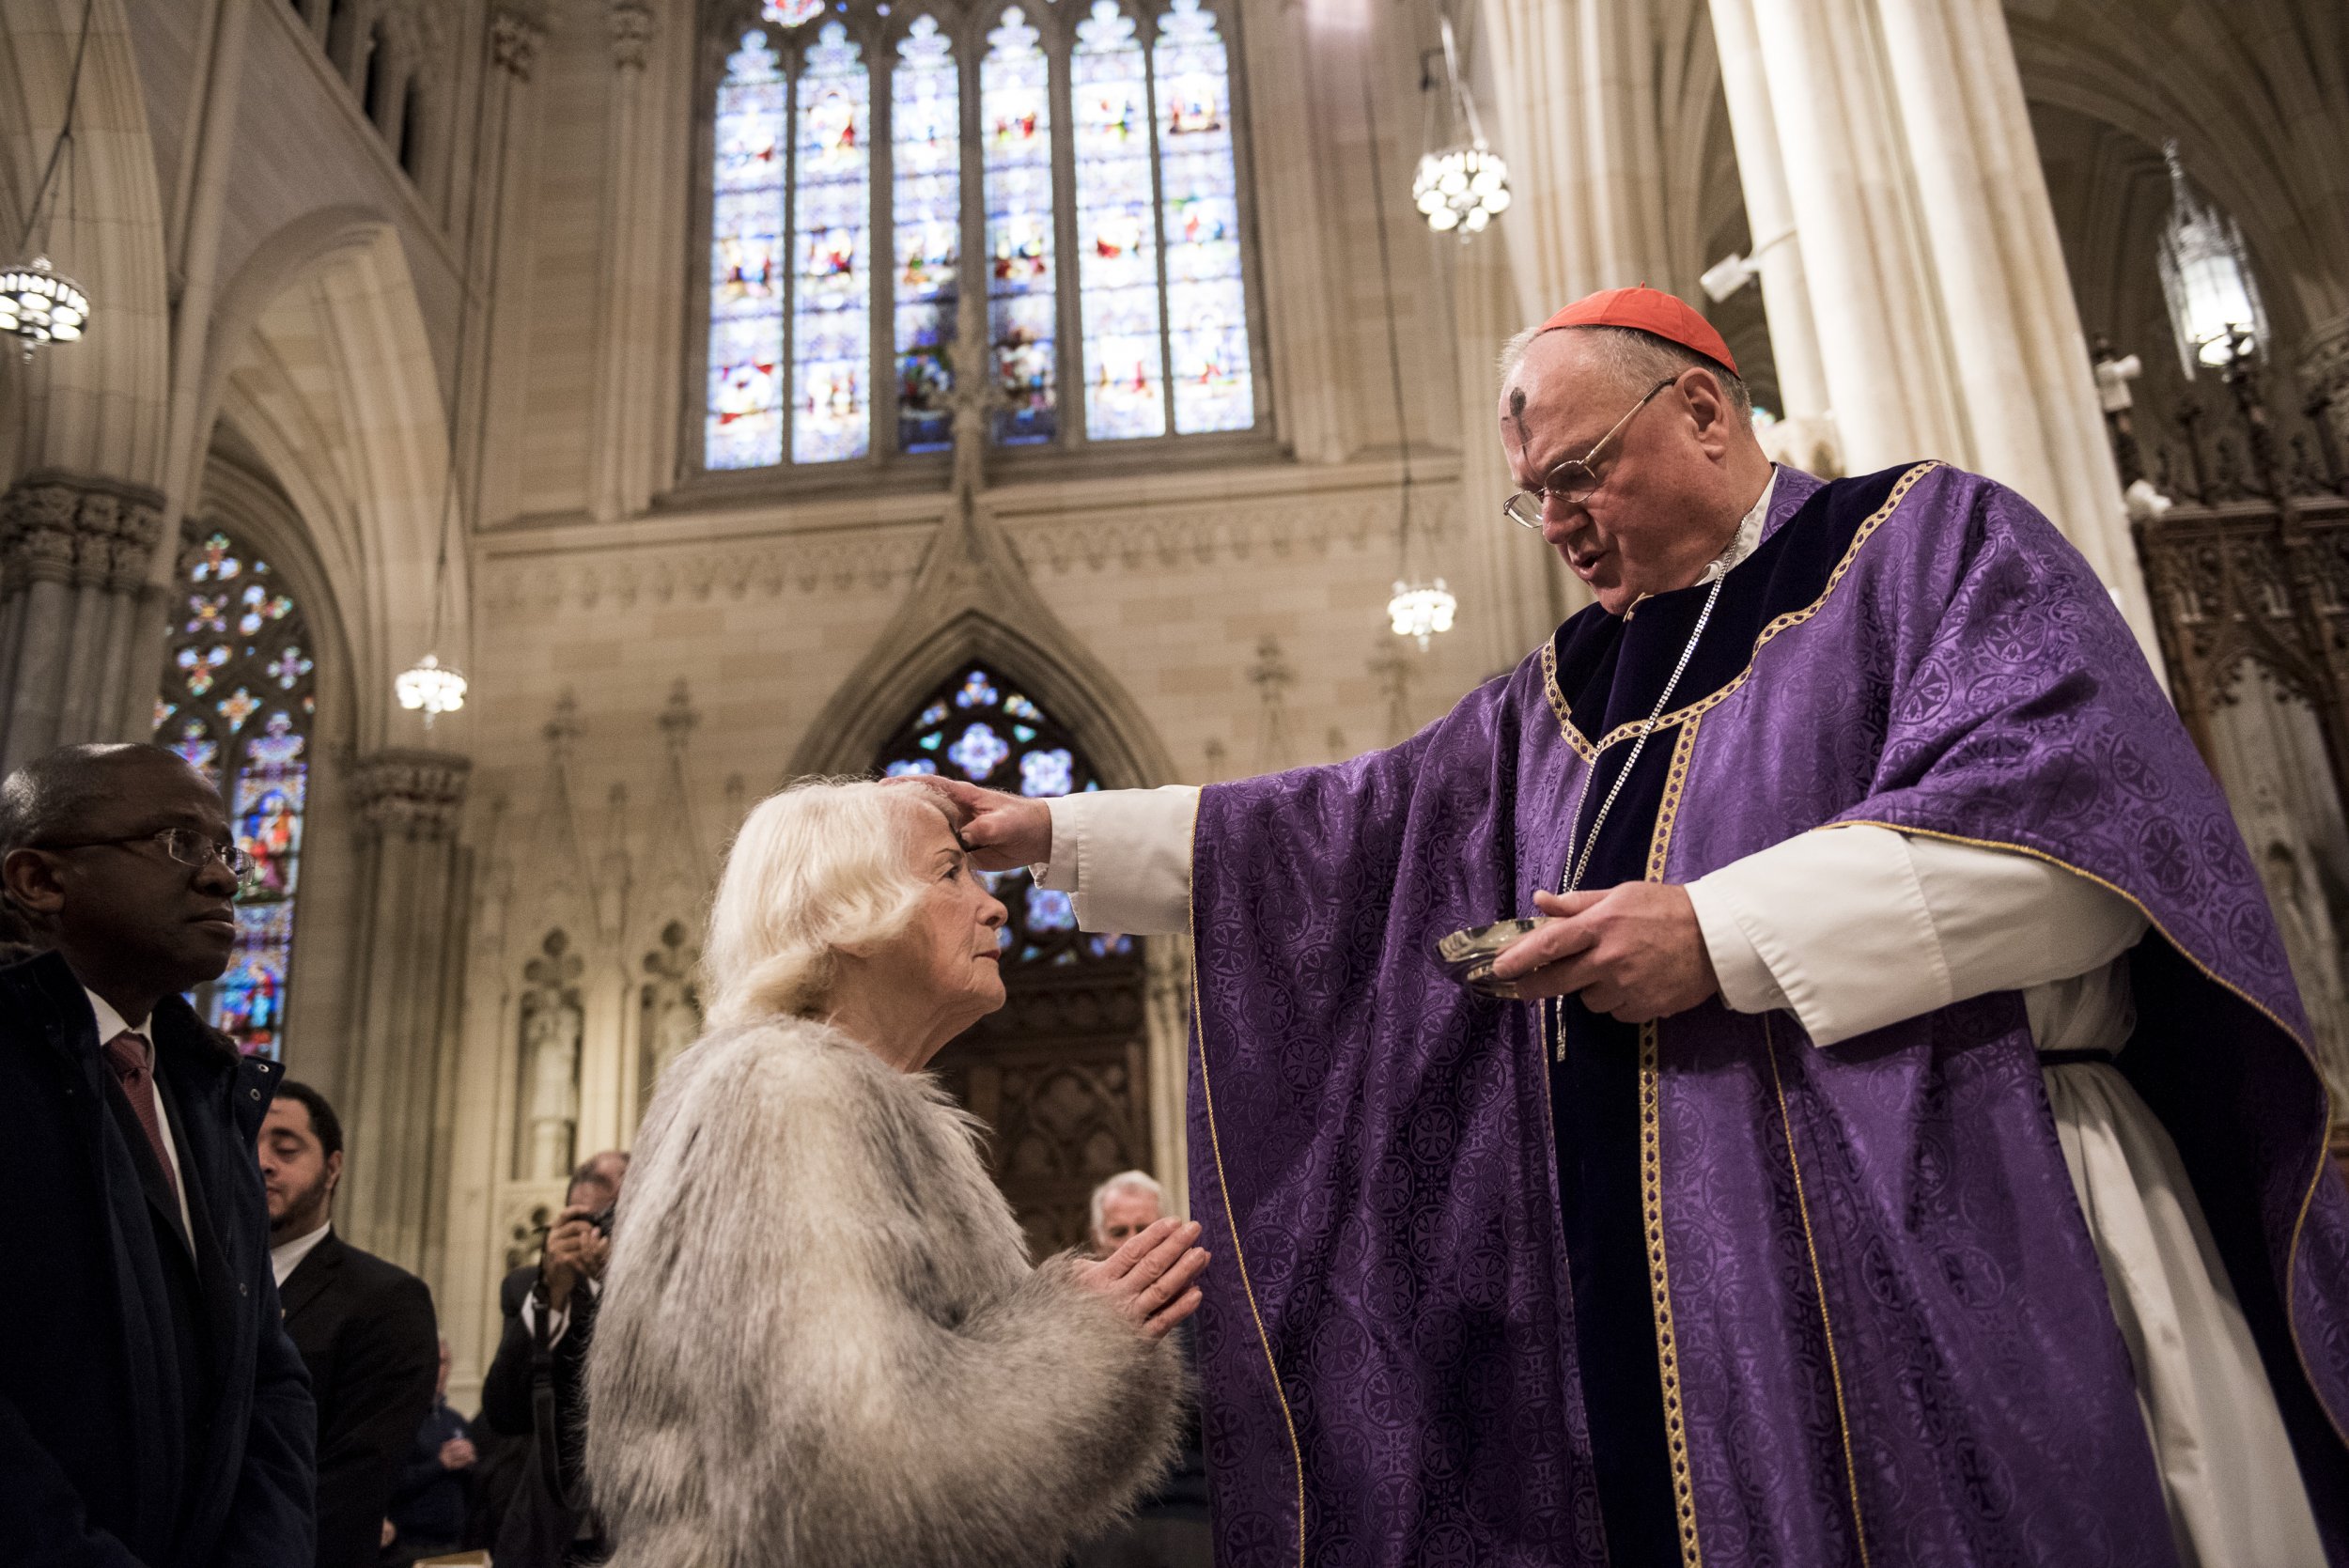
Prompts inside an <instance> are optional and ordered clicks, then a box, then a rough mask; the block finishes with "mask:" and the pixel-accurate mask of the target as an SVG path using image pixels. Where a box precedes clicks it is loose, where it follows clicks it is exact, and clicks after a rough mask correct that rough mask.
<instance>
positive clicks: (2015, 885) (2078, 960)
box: [1688, 827, 2145, 1046]
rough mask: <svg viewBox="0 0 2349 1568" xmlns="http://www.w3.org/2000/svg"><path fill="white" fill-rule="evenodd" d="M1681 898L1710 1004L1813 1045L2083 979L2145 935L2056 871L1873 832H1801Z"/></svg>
mask: <svg viewBox="0 0 2349 1568" xmlns="http://www.w3.org/2000/svg"><path fill="white" fill-rule="evenodd" d="M1688 894H1689V899H1690V901H1691V902H1692V903H1693V904H1694V905H1695V906H1696V909H1697V919H1698V924H1699V927H1700V929H1701V930H1702V931H1703V936H1704V940H1705V946H1706V949H1707V951H1708V952H1709V953H1710V954H1711V955H1712V957H1713V965H1714V970H1715V971H1716V973H1717V974H1718V975H1719V978H1720V981H1721V1000H1722V1001H1724V1002H1725V1003H1726V1004H1727V1005H1729V1006H1730V1007H1731V1008H1733V1009H1735V1010H1736V1011H1739V1012H1764V1011H1767V1010H1769V1009H1770V1008H1772V1007H1786V1008H1790V1009H1792V1010H1793V1012H1794V1014H1795V1016H1796V1017H1797V1018H1798V1019H1800V1020H1801V1022H1802V1026H1803V1028H1804V1029H1805V1030H1806V1031H1807V1032H1809V1033H1810V1035H1811V1038H1812V1042H1813V1043H1814V1044H1817V1045H1822V1046H1828V1045H1833V1044H1835V1043H1836V1042H1838V1041H1841V1040H1848V1039H1850V1038H1851V1037H1852V1036H1854V1035H1856V1034H1864V1033H1866V1032H1868V1031H1870V1030H1872V1029H1881V1028H1883V1027H1884V1026H1885V1025H1886V1024H1890V1023H1895V1022H1898V1021H1899V1020H1900V1019H1902V1018H1907V1017H1915V1016H1917V1015H1918V1014H1920V1013H1929V1012H1931V1011H1933V1010H1934V1009H1935V1008H1937V1007H1946V1006H1948V1005H1949V1004H1950V1003H1951V1002H1952V1001H1964V1000H1965V999H1966V998H1968V997H1975V996H1981V995H1983V994H1984V993H1986V992H1990V991H2004V990H2017V991H2020V990H2028V989H2030V987H2032V986H2043V985H2046V984H2047V983H2049V982H2052V981H2059V980H2068V979H2071V978H2073V977H2075V976H2078V975H2083V974H2087V973H2090V972H2091V971H2092V970H2098V969H2100V968H2102V967H2103V966H2105V965H2108V964H2109V963H2111V962H2112V960H2113V959H2115V958H2116V957H2118V956H2119V955H2121V954H2123V953H2124V952H2126V951H2127V950H2128V949H2129V948H2130V947H2132V946H2134V945H2135V944H2136V942H2137V941H2138V939H2139V938H2140V937H2142V936H2143V935H2144V932H2145V922H2144V917H2143V916H2142V915H2140V914H2139V913H2138V911H2137V909H2136V907H2135V906H2133V905H2131V904H2130V903H2129V902H2128V901H2127V900H2126V899H2124V898H2122V897H2121V896H2120V895H2119V894H2117V893H2112V892H2111V891H2109V890H2108V889H2106V888H2104V887H2102V886H2100V885H2099V884H2097V883H2095V882H2092V881H2090V880H2089V879H2088V878H2087V877H2080V876H2077V875H2076V874H2074V873H2072V872H2070V871H2067V870H2065V869H2063V868H2062V867H2061V866H2057V865H2051V864H2049V863H2047V862H2044V861H2040V860H2036V859H2033V858H2032V857H2030V856H2028V855H2020V854H2015V853H2011V852H2009V851H2006V850H1999V849H1987V848H1982V847H1979V846H1972V845H1960V844H1951V843H1948V842H1946V841H1942V840H1938V839H1926V838H1910V837H1908V836H1907V835H1906V834H1903V833H1898V832H1895V831H1892V830H1890V829H1889V828H1875V827H1851V828H1839V829H1835V830H1832V831H1820V832H1812V833H1804V834H1801V835H1799V836H1798V837H1796V838H1792V839H1789V840H1787V841H1786V842H1784V843H1783V844H1777V845H1773V846H1770V847H1769V848H1767V849H1765V850H1762V851H1760V852H1758V853H1756V854H1752V855H1749V856H1747V857H1746V858H1745V859H1743V860H1740V861H1735V862H1731V863H1730V864H1728V865H1726V866H1723V867H1722V868H1721V869H1720V870H1719V871H1716V872H1714V873H1712V874H1711V875H1710V876H1707V877H1701V878H1699V879H1698V880H1697V881H1696V882H1694V883H1692V884H1690V885H1689V889H1688ZM1757 965H1758V968H1759V970H1766V971H1767V974H1768V977H1769V984H1767V985H1765V984H1763V983H1762V982H1761V981H1760V980H1759V978H1758V973H1757Z"/></svg>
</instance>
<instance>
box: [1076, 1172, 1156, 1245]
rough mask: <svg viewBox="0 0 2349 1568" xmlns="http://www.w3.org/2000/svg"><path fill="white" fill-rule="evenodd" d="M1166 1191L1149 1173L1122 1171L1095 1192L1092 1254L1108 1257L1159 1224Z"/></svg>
mask: <svg viewBox="0 0 2349 1568" xmlns="http://www.w3.org/2000/svg"><path fill="white" fill-rule="evenodd" d="M1165 1207H1166V1189H1165V1188H1162V1187H1160V1186H1159V1181H1158V1178H1157V1177H1156V1176H1153V1175H1152V1174H1150V1172H1147V1171H1120V1172H1118V1173H1117V1174H1116V1175H1114V1176H1112V1177H1111V1178H1110V1179H1109V1180H1108V1181H1105V1182H1103V1183H1102V1184H1101V1185H1100V1186H1098V1187H1097V1188H1094V1189H1093V1223H1092V1225H1091V1227H1090V1228H1089V1229H1088V1230H1087V1231H1086V1233H1085V1234H1086V1235H1087V1236H1088V1237H1089V1238H1090V1239H1091V1240H1092V1243H1093V1255H1094V1256H1095V1257H1097V1258H1106V1257H1108V1256H1109V1255H1110V1254H1111V1253H1112V1252H1114V1251H1116V1250H1118V1249H1119V1248H1120V1247H1123V1246H1125V1245H1126V1243H1128V1241H1131V1240H1132V1239H1133V1238H1134V1237H1135V1236H1137V1235H1140V1234H1142V1233H1143V1232H1144V1231H1146V1230H1148V1229H1149V1228H1150V1227H1151V1226H1152V1225H1153V1224H1155V1223H1157V1221H1158V1219H1159V1215H1160V1214H1161V1213H1163V1212H1164V1210H1165Z"/></svg>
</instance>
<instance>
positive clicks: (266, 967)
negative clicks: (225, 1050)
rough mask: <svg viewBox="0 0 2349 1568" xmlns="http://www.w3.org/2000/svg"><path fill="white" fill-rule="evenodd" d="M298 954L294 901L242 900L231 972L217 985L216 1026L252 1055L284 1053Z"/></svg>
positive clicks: (211, 1013) (212, 1015) (214, 992)
mask: <svg viewBox="0 0 2349 1568" xmlns="http://www.w3.org/2000/svg"><path fill="white" fill-rule="evenodd" d="M292 959H293V904H292V903H291V901H290V900H288V901H286V902H282V903H275V904H241V905H239V906H238V907H237V945H236V947H235V949H234V950H233V951H232V952H231V954H230V955H229V959H228V972H227V973H226V974H224V975H222V976H221V977H220V978H219V979H218V980H217V981H215V982H213V984H212V991H211V1001H210V1007H209V1008H208V1009H207V1013H208V1015H209V1017H210V1021H211V1025H212V1027H213V1028H214V1029H217V1030H219V1031H220V1032H222V1033H224V1034H226V1035H227V1036H228V1037H229V1038H230V1039H232V1040H234V1041H236V1042H237V1048H238V1049H239V1050H241V1051H243V1052H244V1053H245V1054H246V1055H248V1056H255V1055H258V1056H270V1057H274V1056H276V1055H277V1054H278V1051H279V1047H280V1043H281V1042H282V1040H283V1038H284V1033H285V1011H286V973H287V970H288V969H290V968H291V967H292Z"/></svg>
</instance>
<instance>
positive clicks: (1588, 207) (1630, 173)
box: [1485, 0, 1695, 326]
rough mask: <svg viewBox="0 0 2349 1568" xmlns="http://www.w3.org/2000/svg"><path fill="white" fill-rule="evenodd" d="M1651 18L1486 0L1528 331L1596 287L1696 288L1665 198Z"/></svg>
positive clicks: (1591, 7)
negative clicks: (1677, 259)
mask: <svg viewBox="0 0 2349 1568" xmlns="http://www.w3.org/2000/svg"><path fill="white" fill-rule="evenodd" d="M1649 10H1650V8H1647V7H1644V6H1624V5H1618V4H1614V3H1613V0H1564V3H1563V4H1562V3H1560V0H1486V8H1485V19H1486V26H1487V28H1488V32H1487V35H1486V37H1487V39H1488V42H1487V43H1486V45H1485V48H1486V49H1487V50H1488V51H1489V52H1490V58H1491V59H1492V61H1493V68H1492V69H1493V74H1494V77H1495V79H1496V82H1497V84H1498V85H1499V87H1500V91H1499V93H1498V95H1497V97H1498V102H1497V105H1496V107H1497V109H1498V111H1499V121H1500V124H1499V127H1498V131H1497V145H1498V146H1499V147H1501V148H1502V149H1503V150H1504V152H1505V154H1506V156H1507V158H1508V160H1509V169H1510V177H1511V179H1512V180H1513V182H1515V189H1516V195H1517V203H1516V205H1515V206H1513V207H1512V208H1511V209H1510V210H1509V215H1508V217H1507V219H1506V220H1505V221H1504V222H1502V223H1501V224H1500V225H1496V226H1497V227H1498V228H1499V229H1500V232H1501V236H1502V239H1503V242H1504V243H1505V244H1506V246H1507V247H1508V252H1509V261H1510V266H1511V268H1512V270H1513V271H1514V272H1515V274H1516V281H1517V312H1518V315H1519V316H1520V317H1522V318H1523V319H1522V321H1521V322H1520V323H1519V324H1520V325H1522V326H1531V325H1532V324H1534V323H1536V322H1538V321H1541V320H1542V319H1544V318H1547V317H1548V315H1549V314H1550V313H1551V312H1552V311H1555V310H1556V309H1558V308H1559V307H1560V306H1561V305H1563V304H1565V303H1568V302H1569V301H1572V300H1577V299H1579V298H1580V297H1581V296H1583V295H1585V294H1588V293H1591V292H1592V291H1594V290H1595V289H1600V288H1612V287H1621V286H1624V285H1627V284H1635V283H1650V284H1653V285H1655V286H1656V287H1659V288H1667V289H1673V290H1679V289H1681V288H1682V287H1683V282H1682V280H1680V279H1678V278H1676V277H1675V276H1674V268H1673V265H1672V255H1671V249H1670V247H1669V245H1667V243H1666V242H1665V236H1664V222H1663V213H1662V210H1661V208H1660V207H1659V206H1658V205H1657V192H1658V191H1659V190H1661V188H1662V185H1663V176H1662V173H1661V168H1662V150H1661V149H1662V135H1661V132H1660V130H1659V128H1658V124H1657V110H1656V97H1655V86H1654V81H1653V74H1652V68H1650V67H1649V66H1648V60H1649V57H1650V56H1651V55H1652V54H1653V52H1654V39H1653V38H1652V36H1651V29H1652V27H1653V19H1652V18H1651V16H1650V14H1649ZM1694 281H1695V280H1694V279H1688V280H1687V284H1688V286H1689V287H1693V285H1694Z"/></svg>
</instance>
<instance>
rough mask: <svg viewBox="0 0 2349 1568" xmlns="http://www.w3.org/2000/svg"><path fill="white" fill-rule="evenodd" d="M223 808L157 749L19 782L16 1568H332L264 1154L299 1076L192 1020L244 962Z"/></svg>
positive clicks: (11, 868) (2, 1552) (4, 1013)
mask: <svg viewBox="0 0 2349 1568" xmlns="http://www.w3.org/2000/svg"><path fill="white" fill-rule="evenodd" d="M243 866H244V855H243V852H242V851H241V850H240V849H239V848H238V847H237V846H236V843H235V841H234V839H233V838H232V837H231V836H230V834H229V830H228V821H227V817H226V815H225V813H224V812H223V810H222V807H221V799H220V795H219V793H218V792H217V791H216V790H214V789H213V787H212V786H211V784H210V783H209V782H208V781H207V780H206V779H205V778H204V777H203V775H201V774H199V773H197V772H196V771H195V770H194V768H190V767H189V766H188V765H187V764H186V763H184V762H182V761H180V760H179V758H178V757H177V756H174V755H173V754H172V753H169V752H166V751H163V750H162V749H160V748H158V747H152V746H74V747H68V748H66V749H64V750H62V751H57V752H52V753H49V754H48V755H46V756H43V757H40V758H39V759H37V760H36V761H34V762H31V763H28V764H26V765H25V766H24V767H23V768H19V769H17V771H15V772H14V773H11V774H9V775H8V778H7V780H6V781H5V782H0V886H4V887H5V890H6V894H7V898H8V903H9V904H10V905H11V906H12V907H13V908H14V909H15V910H16V912H17V913H18V915H19V916H21V917H22V918H23V920H24V921H25V922H26V923H27V924H29V925H30V926H31V927H32V929H33V930H34V932H35V934H36V935H37V937H38V938H39V940H40V941H41V942H42V943H43V944H45V945H46V946H47V947H48V948H49V951H47V952H45V953H43V954H41V955H39V956H38V957H35V958H31V959H28V960H25V961H23V962H20V963H18V964H16V965H14V966H12V967H10V968H8V969H6V970H0V1263H4V1264H5V1266H0V1324H5V1325H7V1332H8V1353H7V1354H6V1355H5V1356H0V1562H8V1563H19V1562H25V1563H32V1562H38V1563H45V1564H56V1565H61V1568H63V1565H70V1568H308V1565H309V1563H310V1560H311V1551H312V1540H313V1526H312V1519H311V1484H312V1473H313V1472H312V1458H311V1455H312V1440H313V1436H314V1431H313V1409H312V1405H311V1403H310V1392H309V1389H308V1386H307V1380H306V1379H305V1378H304V1376H303V1370H302V1358H300V1357H299V1356H298V1355H296V1354H295V1353H294V1347H293V1344H292V1342H290V1341H289V1340H288V1339H287V1337H286V1330H285V1326H284V1324H283V1323H282V1322H281V1321H280V1317H279V1313H278V1305H277V1283H276V1281H275V1279H274V1278H273V1277H272V1274H271V1272H270V1260H269V1221H268V1219H267V1216H266V1215H265V1213H264V1212H263V1208H262V1203H261V1179H260V1174H259V1172H257V1171H256V1170H255V1169H254V1163H253V1138H254V1134H255V1132H256V1131H257V1130H258V1128H259V1126H260V1124H261V1117H262V1113H263V1112H264V1111H265V1110H267V1109H268V1106H269V1102H270V1095H271V1093H272V1090H273V1089H274V1088H275V1087H276V1082H277V1078H278V1073H279V1068H278V1067H277V1065H276V1063H270V1062H261V1061H256V1060H251V1059H241V1058H240V1057H239V1056H238V1055H237V1053H236V1050H235V1048H233V1047H231V1046H230V1045H229V1043H228V1042H227V1041H226V1039H225V1038H223V1037H222V1036H221V1035H219V1034H217V1033H215V1032H213V1031H211V1030H210V1029H207V1028H206V1027H205V1026H204V1023H203V1021H202V1020H201V1019H199V1018H198V1017H196V1015H195V1012H194V1009H193V1008H191V1007H190V1006H189V1005H188V1003H187V1002H186V1001H183V1000H182V999H181V997H180V995H179V993H181V992H183V991H186V990H189V989H191V988H193V987H194V986H200V985H203V984H204V983H206V982H207V981H210V980H213V979H217V978H218V977H219V975H220V973H221V971H222V970H224V969H226V967H227V964H228V958H229V955H230V953H231V952H232V951H233V950H234V948H235V946H236V940H237V925H236V920H235V911H234V909H233V908H232V905H233V903H234V900H235V898H236V893H237V879H238V876H239V874H240V873H241V870H242V869H243Z"/></svg>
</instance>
